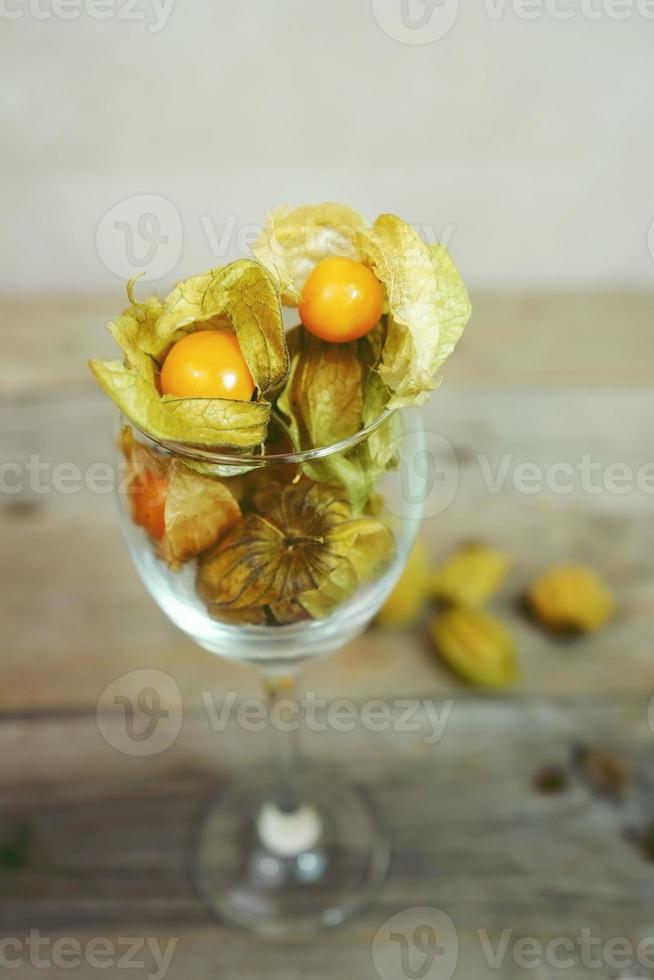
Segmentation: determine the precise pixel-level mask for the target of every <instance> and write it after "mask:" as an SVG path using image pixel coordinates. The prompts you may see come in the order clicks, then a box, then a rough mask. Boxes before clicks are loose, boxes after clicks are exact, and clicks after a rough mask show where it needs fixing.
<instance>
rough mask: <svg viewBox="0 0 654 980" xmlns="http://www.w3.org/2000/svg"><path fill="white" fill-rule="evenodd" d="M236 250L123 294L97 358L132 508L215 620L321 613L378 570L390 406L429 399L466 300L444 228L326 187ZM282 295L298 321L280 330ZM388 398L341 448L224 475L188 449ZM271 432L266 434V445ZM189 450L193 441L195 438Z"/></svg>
mask: <svg viewBox="0 0 654 980" xmlns="http://www.w3.org/2000/svg"><path fill="white" fill-rule="evenodd" d="M253 253H254V258H253V259H240V260H238V261H236V262H232V263H230V264H229V265H226V266H224V267H222V268H217V269H211V270H209V271H208V272H206V273H203V274H202V275H198V276H193V277H191V278H190V279H187V280H185V281H184V282H181V283H179V284H178V285H177V286H176V288H175V289H174V290H173V291H172V292H171V293H170V294H169V295H168V296H167V297H166V298H165V299H163V300H160V299H158V298H155V297H152V298H149V299H147V300H145V301H143V302H140V301H138V300H137V299H136V298H135V296H134V289H133V283H130V285H129V287H128V296H129V300H130V306H129V308H128V309H127V310H126V311H125V312H124V313H122V314H121V315H120V316H119V317H118V318H117V319H116V320H114V321H113V322H112V323H111V324H110V325H109V329H110V331H111V333H112V335H113V337H114V338H115V340H116V341H117V342H118V344H119V345H120V347H121V348H122V351H123V354H124V357H123V359H121V360H119V361H93V362H92V363H91V367H92V370H93V372H94V374H95V376H96V378H97V380H98V381H99V383H100V385H101V386H102V387H103V388H104V390H105V391H106V392H107V394H108V395H109V396H110V397H111V398H112V399H113V401H114V402H115V403H116V404H117V405H118V406H119V408H120V409H121V410H122V412H123V414H124V415H125V416H126V417H127V419H128V420H129V421H130V422H132V423H133V425H134V426H135V427H136V429H137V430H140V432H142V433H145V434H146V435H147V436H149V437H150V438H151V439H152V440H153V442H154V443H156V444H160V445H164V446H166V447H167V448H168V449H169V450H171V451H172V452H170V453H168V454H160V453H158V452H156V451H155V450H154V449H152V448H150V447H149V446H148V445H146V444H145V442H139V441H138V440H137V438H136V437H135V436H134V433H133V430H132V429H131V427H127V428H126V429H125V431H124V433H123V452H124V454H125V457H126V460H127V464H128V467H129V485H130V493H131V499H132V514H133V518H134V520H135V522H136V523H138V524H140V525H141V526H142V527H143V528H144V529H145V531H146V532H147V534H148V535H149V536H150V538H151V539H152V541H153V543H154V544H155V546H156V548H157V551H158V554H159V555H160V556H161V558H162V560H165V561H167V562H168V564H169V566H170V567H171V568H174V569H176V568H179V567H181V565H183V564H185V563H186V562H189V561H192V560H196V559H197V562H198V578H197V587H198V592H199V594H200V596H201V597H202V599H203V600H204V601H205V602H206V603H207V606H208V608H209V609H210V611H211V613H212V614H213V615H215V616H216V617H218V618H220V619H223V620H225V621H233V622H248V623H260V624H267V623H289V622H296V621H298V620H301V619H303V618H307V617H312V618H319V617H324V616H326V615H328V614H329V613H330V612H331V611H332V610H333V609H334V608H335V607H336V606H337V605H338V604H340V603H341V602H343V601H344V599H346V598H348V597H349V596H351V595H352V594H353V592H354V591H356V589H357V587H358V585H359V584H360V583H361V582H363V581H366V580H369V579H371V578H374V577H375V576H376V575H378V574H380V571H381V570H382V569H383V567H384V565H385V563H386V562H387V561H388V560H389V556H390V555H392V551H393V538H392V534H391V532H390V531H389V530H388V529H387V528H386V527H384V525H383V524H381V522H380V521H379V520H377V519H376V518H375V517H374V516H373V510H375V509H376V508H375V506H374V500H375V488H376V485H377V483H378V481H379V478H380V477H381V475H382V474H383V473H384V472H385V471H386V470H387V469H389V468H390V467H391V466H393V465H394V461H395V459H396V446H397V442H396V436H397V429H396V422H395V421H394V416H393V413H392V411H391V410H393V409H396V408H401V407H404V406H409V405H416V404H421V403H423V402H424V401H425V400H426V398H427V397H428V395H429V392H430V391H431V390H433V388H434V387H435V386H436V380H435V379H436V374H437V372H438V369H439V368H440V366H441V365H442V363H443V362H444V360H445V359H446V358H447V357H448V355H449V354H450V353H451V351H452V350H453V348H454V345H455V344H456V342H457V340H458V339H459V337H460V335H461V333H462V331H463V328H464V327H465V324H466V323H467V321H468V319H469V316H470V304H469V300H468V296H467V293H466V290H465V287H464V286H463V283H462V282H461V279H460V277H459V274H458V272H457V270H456V268H455V266H454V264H453V262H452V260H451V258H450V257H449V255H448V253H447V250H446V249H445V248H444V246H442V245H428V244H426V243H425V242H423V241H422V239H421V238H420V237H419V235H418V234H417V233H416V232H415V230H414V229H413V228H412V227H411V226H410V225H409V224H407V223H406V222H404V221H402V220H401V219H399V218H397V217H394V216H392V215H382V216H381V217H380V218H378V219H377V221H375V223H374V224H373V225H369V224H368V223H367V222H366V221H365V220H364V219H363V218H362V217H361V216H360V215H359V214H358V213H357V212H355V211H352V210H351V209H350V208H346V207H343V206H341V205H336V204H323V205H319V206H316V207H309V206H307V207H300V208H296V209H288V208H280V209H277V210H276V211H274V212H273V213H272V214H271V216H270V218H269V221H268V224H267V226H266V228H265V229H264V231H263V233H262V234H261V236H260V237H259V239H258V240H257V242H256V243H255V245H254V247H253ZM282 307H295V308H297V311H298V319H299V321H300V322H299V323H298V325H297V326H295V327H294V328H293V329H291V330H290V331H288V332H286V331H285V328H284V320H283V314H282ZM382 415H384V416H385V418H386V421H385V423H384V425H382V426H380V427H378V428H376V429H375V430H374V433H373V434H372V435H371V436H370V438H367V439H366V440H365V441H363V442H362V443H360V444H359V445H357V446H356V449H355V450H353V451H352V452H351V453H348V452H343V453H334V454H331V455H328V456H326V457H325V458H324V459H322V460H320V461H318V462H317V461H311V462H308V461H307V462H305V463H302V464H301V466H300V467H299V468H298V467H293V466H283V467H282V466H280V467H277V468H276V471H275V478H274V479H275V481H277V482H276V483H271V474H270V472H269V471H267V472H266V473H265V478H264V477H262V472H261V470H259V469H257V468H256V467H255V468H253V469H252V470H251V472H249V473H245V474H244V472H243V469H241V470H240V471H239V475H238V477H231V478H230V477H225V475H224V473H225V471H224V469H223V470H222V471H221V475H220V476H217V475H216V470H215V468H214V469H212V468H211V466H210V465H202V464H200V463H198V462H197V458H195V459H194V452H193V451H197V450H203V451H222V452H223V453H224V452H229V453H230V454H232V455H238V454H239V453H242V454H247V455H252V454H253V453H256V452H260V453H266V452H267V451H268V450H269V448H270V447H271V446H272V445H273V444H274V445H275V451H277V452H279V451H283V450H284V449H287V450H295V451H302V450H307V449H313V448H316V447H319V446H332V445H334V444H336V443H339V442H341V441H342V440H344V439H347V438H348V437H350V436H353V435H355V434H356V433H357V432H360V431H362V430H363V429H365V428H366V427H367V426H369V425H370V424H371V423H372V422H374V421H375V420H376V419H378V418H379V417H380V416H382ZM262 447H263V449H262ZM195 457H197V452H196V453H195Z"/></svg>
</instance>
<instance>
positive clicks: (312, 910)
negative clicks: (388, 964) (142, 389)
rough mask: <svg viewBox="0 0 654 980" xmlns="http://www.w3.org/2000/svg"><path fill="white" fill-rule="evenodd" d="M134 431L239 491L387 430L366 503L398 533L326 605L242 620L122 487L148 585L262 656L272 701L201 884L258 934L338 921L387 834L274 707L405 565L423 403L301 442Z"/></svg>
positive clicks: (207, 836) (256, 658)
mask: <svg viewBox="0 0 654 980" xmlns="http://www.w3.org/2000/svg"><path fill="white" fill-rule="evenodd" d="M123 424H125V420H123ZM130 425H131V424H130V423H127V426H130ZM124 431H125V430H123V432H124ZM130 431H131V433H132V434H133V438H134V439H136V440H137V441H138V442H139V443H140V444H141V445H144V446H147V448H148V450H149V451H150V452H154V453H156V454H157V457H158V458H161V460H163V461H165V460H169V461H170V460H173V459H176V460H179V461H181V462H182V463H183V464H185V465H186V466H187V467H191V468H192V471H195V472H197V471H198V470H199V471H201V473H202V475H203V476H204V477H205V478H206V477H208V478H210V479H212V480H216V481H221V482H222V483H223V484H224V485H225V486H226V487H228V488H230V487H238V492H239V495H240V496H241V497H242V495H243V494H244V493H245V494H247V492H248V486H250V485H252V486H253V487H255V488H256V487H259V488H260V487H261V486H264V487H268V488H270V487H275V486H277V485H279V486H280V487H284V486H289V485H293V484H297V483H298V481H302V482H303V484H304V483H306V484H307V485H309V483H310V481H311V479H312V478H314V479H315V478H316V476H320V475H321V474H324V472H325V469H326V468H329V467H331V468H332V469H331V470H329V472H333V467H334V463H335V461H343V460H345V461H348V462H349V464H356V462H357V460H359V461H361V460H364V459H367V458H369V457H367V456H366V455H365V453H366V448H367V447H368V446H369V442H370V440H372V439H376V438H379V435H380V434H381V433H384V434H385V438H386V443H387V445H391V448H392V453H389V463H388V465H387V466H386V468H385V469H384V472H383V473H382V474H381V475H380V477H379V480H378V482H377V485H376V486H375V487H374V493H373V495H372V497H371V502H370V503H369V504H368V505H367V510H368V511H369V512H370V511H371V510H372V511H373V512H374V516H375V519H376V520H377V521H379V522H380V523H381V524H382V525H383V527H384V528H385V529H387V531H389V532H390V535H392V538H391V540H392V542H393V547H392V556H391V557H389V558H388V560H387V561H386V563H385V564H384V565H383V566H382V567H381V568H380V570H379V571H378V574H377V577H376V578H374V579H373V580H371V581H366V582H364V583H363V584H361V585H360V586H359V587H358V588H356V591H355V592H354V594H352V595H350V596H349V597H348V598H346V599H345V601H343V602H342V603H340V604H339V605H337V606H336V608H334V609H333V611H331V612H329V613H328V614H327V615H325V616H324V617H323V618H310V617H309V616H306V617H303V618H300V619H299V621H296V622H284V621H281V622H277V621H275V617H274V616H268V617H267V618H266V620H265V621H264V622H263V623H261V622H256V621H254V622H247V621H239V619H238V617H235V616H234V615H233V614H231V613H229V612H222V611H221V610H220V609H218V610H216V609H215V608H212V607H211V606H208V605H207V602H206V597H203V596H202V594H201V591H199V589H198V581H199V579H198V574H199V573H198V561H192V562H187V563H185V564H184V565H183V566H182V567H181V568H178V569H177V570H173V569H171V568H170V567H169V565H168V564H167V563H166V562H165V561H163V560H162V558H161V557H160V549H159V548H158V547H157V544H156V542H155V541H154V540H153V539H152V537H151V536H150V535H149V534H148V533H147V532H146V530H144V528H143V527H141V526H138V525H137V524H136V523H135V521H134V513H133V504H132V502H131V501H130V497H129V495H128V494H126V493H121V494H119V499H120V511H121V517H122V523H123V527H124V531H125V535H126V539H127V544H128V547H129V551H130V553H131V556H132V559H133V561H134V564H135V565H136V568H137V570H138V572H139V574H140V576H141V578H142V580H143V582H144V584H145V585H146V587H147V589H148V590H149V592H150V594H151V595H152V597H153V598H154V599H155V601H156V602H157V604H158V605H159V606H160V607H161V609H162V610H163V611H164V612H165V613H166V615H167V616H168V617H169V618H170V619H171V620H172V622H173V623H174V624H175V625H176V626H178V627H179V628H180V629H182V630H183V631H184V632H185V633H187V634H188V635H189V636H190V637H192V639H193V640H194V641H195V642H196V643H198V644H199V645H200V646H201V647H203V648H205V649H206V650H209V651H210V652H211V653H215V654H219V655H220V656H222V657H227V658H230V659H232V660H236V661H239V662H240V663H244V664H249V665H251V666H253V667H256V668H258V669H259V670H260V671H261V673H262V675H263V680H264V688H265V691H266V695H267V699H268V703H269V708H270V713H269V715H268V719H269V721H268V724H269V727H270V739H271V745H272V755H273V758H272V760H271V762H268V763H267V764H266V765H262V766H258V767H252V768H245V769H243V770H241V771H239V772H237V773H236V774H234V775H233V776H232V777H231V778H230V779H229V780H228V781H227V783H226V784H225V786H224V788H223V789H222V790H221V791H220V793H219V794H218V796H217V798H216V799H215V801H213V802H212V803H211V805H210V807H209V808H208V809H207V812H206V814H205V816H204V819H203V821H202V825H201V828H200V830H199V833H198V840H197V845H196V848H195V854H194V858H193V872H192V873H193V878H194V882H195V884H196V887H197V888H198V890H199V892H200V893H201V895H202V896H203V898H204V899H205V901H206V902H207V904H208V905H209V907H210V908H211V909H212V910H213V912H214V913H215V914H216V915H217V916H218V917H219V918H220V919H222V920H223V921H227V922H229V923H232V924H236V925H238V926H241V927H244V928H247V929H249V930H251V931H253V932H256V933H258V934H260V935H264V936H269V937H276V938H282V939H293V938H301V937H304V936H308V935H311V934H312V933H314V932H315V931H317V930H318V929H321V928H324V927H329V926H336V925H338V924H340V923H342V922H343V921H344V920H345V919H347V918H348V917H349V916H351V915H352V914H354V913H355V912H357V911H358V910H360V909H361V908H363V907H365V906H366V905H368V904H369V903H370V902H371V901H372V900H373V899H374V897H375V895H376V893H377V892H378V890H379V888H380V887H381V885H382V884H383V881H384V879H385V876H386V872H387V869H388V865H389V860H390V842H389V837H388V835H387V832H386V830H385V829H384V825H383V822H382V821H381V820H380V818H379V815H378V814H377V812H376V810H375V808H374V806H373V804H372V802H371V801H370V800H369V799H368V797H367V795H366V794H365V793H364V792H363V791H362V790H361V789H358V788H355V787H353V786H349V785H347V783H346V782H344V781H343V780H342V778H341V777H340V776H339V775H338V773H337V772H336V773H335V772H333V771H331V770H329V771H322V770H321V767H318V766H316V765H312V766H309V767H306V766H305V765H303V763H302V760H301V756H300V750H299V744H298V742H299V733H298V731H297V727H298V726H296V725H292V724H284V725H281V724H273V723H272V717H273V714H275V716H277V712H273V710H272V709H273V708H274V707H275V706H276V707H277V709H285V714H286V717H289V716H290V717H292V718H294V719H297V718H301V712H300V706H299V704H298V701H297V698H296V696H295V695H294V686H295V679H296V678H297V675H298V673H299V672H300V670H301V669H302V667H303V666H304V665H305V664H306V663H307V662H309V661H312V660H315V659H316V658H318V657H322V656H325V655H327V654H329V653H331V652H334V651H335V650H337V649H339V648H341V647H343V646H344V645H345V644H347V643H349V642H350V641H351V640H353V639H354V638H355V637H356V636H357V635H358V634H360V633H361V632H362V631H363V630H364V629H365V627H366V626H367V625H368V624H369V623H370V621H371V620H372V619H373V618H374V616H375V615H376V614H377V612H378V611H379V609H380V607H381V606H382V605H383V603H384V601H385V600H386V598H387V597H388V595H389V594H390V592H391V591H392V589H393V587H394V585H395V584H396V582H397V580H398V578H399V576H400V574H401V573H402V571H403V568H404V565H405V563H406V560H407V557H408V554H409V551H410V549H411V546H412V544H413V541H414V538H415V536H416V534H417V531H418V528H419V524H420V518H421V514H422V508H423V502H424V500H425V497H426V495H427V493H428V492H429V486H428V481H429V467H428V466H425V464H424V459H425V449H424V436H423V431H422V426H421V421H420V415H419V413H418V412H417V410H415V409H405V410H403V411H402V412H395V413H388V412H387V413H386V414H384V415H383V416H381V417H380V418H378V419H377V420H376V421H375V422H374V423H372V424H371V425H368V426H367V427H366V428H365V429H362V430H361V431H360V432H357V433H355V434H354V435H353V436H351V437H350V438H347V439H345V440H342V441H341V442H339V443H337V444H335V445H331V446H320V447H313V448H312V449H310V450H307V451H303V452H292V451H282V452H277V451H275V448H271V443H272V442H273V440H269V442H268V444H267V446H264V447H261V448H260V450H259V451H257V452H250V453H248V454H244V453H243V452H241V451H223V452H209V451H203V450H201V449H193V448H191V447H189V446H187V445H184V446H179V445H174V444H170V443H167V444H161V443H154V442H153V441H152V440H151V439H150V438H148V437H147V436H146V435H145V434H144V433H142V432H140V431H139V430H138V429H136V428H135V427H133V426H132V427H131V430H130ZM330 492H331V491H330ZM333 492H334V493H335V494H337V495H338V494H339V493H341V494H342V493H343V492H344V490H343V488H342V489H341V491H337V490H335V491H333ZM274 496H275V493H274V492H273V497H274ZM307 499H310V497H307ZM192 516H193V515H189V517H192ZM199 562H200V563H201V562H202V557H200V559H199ZM284 702H286V703H284Z"/></svg>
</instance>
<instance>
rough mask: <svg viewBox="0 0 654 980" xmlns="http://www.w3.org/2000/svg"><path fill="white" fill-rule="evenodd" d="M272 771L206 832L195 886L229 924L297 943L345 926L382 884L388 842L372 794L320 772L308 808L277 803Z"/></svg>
mask: <svg viewBox="0 0 654 980" xmlns="http://www.w3.org/2000/svg"><path fill="white" fill-rule="evenodd" d="M274 792H275V786H274V782H273V779H272V775H271V772H270V769H268V770H263V769H260V768H257V769H246V770H243V771H242V772H240V773H239V774H238V775H236V776H235V777H234V778H233V779H232V780H230V782H229V783H228V784H226V786H225V789H224V791H223V792H222V793H221V794H220V795H219V797H218V798H217V799H216V800H214V801H213V802H212V804H211V806H210V808H209V810H208V812H207V813H206V815H205V817H204V819H203V822H202V824H201V827H200V833H199V840H198V843H197V849H196V852H195V860H194V866H193V879H194V883H195V886H196V888H197V890H198V892H199V893H200V895H201V896H202V898H203V899H204V901H205V902H206V903H207V905H208V906H209V908H210V909H211V910H212V911H213V912H214V914H215V915H216V916H217V917H218V918H220V919H221V920H223V921H224V922H227V923H231V924H232V925H236V926H240V927H241V928H244V929H248V930H250V931H251V932H255V933H258V934H259V935H263V936H267V937H270V938H277V939H284V940H292V939H302V938H306V937H308V936H311V935H313V934H315V933H316V932H318V931H319V930H321V929H325V928H329V927H333V926H338V925H341V923H343V922H344V921H345V920H346V919H348V918H349V917H350V916H352V915H355V914H356V913H357V912H359V911H361V910H362V909H364V908H365V907H366V906H368V905H370V903H371V902H372V901H373V900H374V899H375V897H376V896H377V894H378V892H379V890H380V888H381V886H382V885H383V882H384V879H385V877H386V873H387V871H388V865H389V861H390V839H389V837H388V835H387V833H386V831H385V830H384V829H383V827H382V826H381V824H380V823H379V819H378V817H377V814H376V812H375V810H374V808H373V806H372V804H371V803H370V801H369V799H368V797H367V795H366V793H365V792H364V791H363V790H361V789H359V788H358V787H353V786H348V785H345V784H343V783H342V782H341V780H340V779H339V777H338V775H337V774H335V773H334V772H333V771H332V770H331V769H327V768H325V769H321V767H320V766H315V767H314V765H313V764H312V766H311V770H310V771H309V772H308V773H307V774H306V775H303V777H302V801H303V802H302V806H301V807H300V808H299V809H295V810H293V811H291V812H288V811H286V812H285V811H284V810H283V809H281V808H279V807H278V806H277V805H275V804H274V802H272V801H274V800H275V795H274Z"/></svg>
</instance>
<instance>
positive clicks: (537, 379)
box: [0, 291, 654, 394]
mask: <svg viewBox="0 0 654 980" xmlns="http://www.w3.org/2000/svg"><path fill="white" fill-rule="evenodd" d="M472 298H473V306H474V315H473V319H472V321H471V323H470V326H469V327H468V329H467V331H466V334H465V336H464V338H463V340H462V341H461V344H460V346H459V348H458V350H457V353H456V357H453V358H452V359H451V361H449V362H448V364H447V366H446V368H445V369H444V377H445V380H446V382H447V383H448V384H472V385H477V384H482V385H488V384H505V383H508V384H515V385H526V384H547V385H560V384H566V383H567V384H576V383H582V384H618V383H621V384H651V381H652V377H653V376H654V331H652V329H651V324H652V312H653V310H654V297H653V296H652V294H651V293H615V292H610V293H604V294H602V293H583V292H576V293H575V292H571V293H552V292H548V293H518V294H506V293H502V294H493V293H488V292H483V291H482V292H479V293H477V292H473V297H472ZM124 305H125V302H124V297H123V295H122V293H121V292H120V291H118V292H116V293H115V294H114V295H113V296H111V297H109V296H107V297H101V298H95V297H88V298H83V297H58V298H57V297H40V298H39V297H37V298H33V297H14V298H12V297H8V296H2V297H0V324H1V325H2V333H3V358H2V362H1V363H0V393H1V392H4V393H7V394H8V393H13V394H19V393H21V392H26V391H28V392H29V391H44V390H59V391H61V392H62V393H66V392H67V391H69V390H70V388H71V386H75V385H80V384H81V385H89V386H90V385H91V384H92V382H91V380H90V377H89V374H88V369H87V367H86V362H87V360H88V359H89V358H91V357H114V356H115V355H116V348H115V345H114V344H113V341H112V340H111V338H110V337H109V335H108V334H107V331H106V330H105V325H106V324H107V323H108V322H109V320H110V319H111V318H112V317H113V316H114V315H115V314H116V313H117V312H119V311H120V310H121V308H122V307H123V306H124Z"/></svg>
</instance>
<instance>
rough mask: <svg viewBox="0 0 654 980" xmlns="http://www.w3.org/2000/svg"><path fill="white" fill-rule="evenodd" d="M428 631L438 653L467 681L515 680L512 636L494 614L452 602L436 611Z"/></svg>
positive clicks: (494, 683) (499, 684)
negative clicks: (436, 615) (445, 607)
mask: <svg viewBox="0 0 654 980" xmlns="http://www.w3.org/2000/svg"><path fill="white" fill-rule="evenodd" d="M430 632H431V636H432V639H433V641H434V643H435V644H436V648H437V650H438V652H439V653H440V655H441V657H443V659H444V660H445V661H446V662H447V663H448V664H449V666H450V667H452V668H453V669H454V670H455V671H456V672H457V673H458V674H460V676H461V677H463V678H464V679H465V680H467V681H468V682H469V683H470V684H475V685H477V686H479V687H489V688H498V689H499V688H505V687H510V686H511V685H513V684H515V683H516V682H517V680H518V678H519V668H518V660H517V655H516V650H515V645H514V642H513V638H512V637H511V634H510V633H509V631H508V630H507V628H506V627H505V626H504V624H503V623H501V622H500V621H499V620H498V619H496V618H495V617H493V616H490V615H489V614H488V613H486V612H482V611H481V610H479V609H464V608H461V607H456V606H455V607H453V608H452V609H448V610H446V611H445V612H443V613H441V614H440V615H439V617H438V618H437V619H436V620H435V621H434V622H433V623H432V625H431V628H430Z"/></svg>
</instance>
